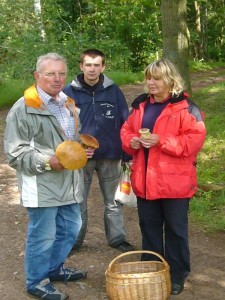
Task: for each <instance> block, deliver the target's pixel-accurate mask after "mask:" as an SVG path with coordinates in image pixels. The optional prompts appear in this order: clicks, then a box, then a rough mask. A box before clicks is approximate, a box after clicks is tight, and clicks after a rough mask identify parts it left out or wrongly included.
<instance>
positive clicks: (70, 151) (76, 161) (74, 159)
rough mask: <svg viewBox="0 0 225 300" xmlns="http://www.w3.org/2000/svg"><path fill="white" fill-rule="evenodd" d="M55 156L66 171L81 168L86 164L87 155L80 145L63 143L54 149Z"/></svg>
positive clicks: (68, 142) (72, 142) (71, 142)
mask: <svg viewBox="0 0 225 300" xmlns="http://www.w3.org/2000/svg"><path fill="white" fill-rule="evenodd" d="M55 155H56V157H57V159H58V160H59V162H60V163H61V165H63V167H64V168H65V169H68V170H77V169H81V168H83V167H84V166H85V165H86V163H87V154H86V151H85V150H84V148H83V147H82V146H81V144H80V143H78V142H76V141H64V142H62V143H61V144H59V145H58V146H57V148H56V152H55Z"/></svg>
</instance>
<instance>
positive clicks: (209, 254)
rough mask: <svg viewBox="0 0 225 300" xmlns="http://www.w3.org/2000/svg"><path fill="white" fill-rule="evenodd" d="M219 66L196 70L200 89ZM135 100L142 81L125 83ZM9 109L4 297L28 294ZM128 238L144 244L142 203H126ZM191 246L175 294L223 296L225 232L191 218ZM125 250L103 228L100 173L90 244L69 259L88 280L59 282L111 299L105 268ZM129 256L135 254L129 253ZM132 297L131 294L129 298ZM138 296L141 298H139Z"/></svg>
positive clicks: (1, 164)
mask: <svg viewBox="0 0 225 300" xmlns="http://www.w3.org/2000/svg"><path fill="white" fill-rule="evenodd" d="M222 80H224V77H221V76H219V75H218V70H215V71H213V72H212V71H211V72H210V73H209V72H208V73H204V72H203V73H198V74H194V75H192V88H193V89H197V88H200V87H202V86H206V85H209V84H210V83H212V82H215V81H222ZM122 90H123V91H124V93H125V95H126V97H127V100H128V102H129V104H130V102H131V101H132V100H133V99H134V98H135V97H136V96H137V95H138V94H140V93H142V92H143V86H142V84H138V85H127V86H123V87H122ZM6 114H7V110H3V111H0V141H1V143H0V232H1V235H0V258H1V260H0V299H4V300H18V299H19V300H28V299H30V297H29V296H28V295H27V294H26V290H25V279H24V267H23V264H24V245H25V240H26V227H27V221H28V220H27V216H26V211H25V209H24V208H23V207H21V206H20V204H19V194H18V190H17V183H16V178H15V172H14V170H13V169H11V168H10V167H9V166H8V165H7V162H6V158H5V156H4V154H3V132H4V127H5V117H6ZM124 217H125V225H126V231H127V239H128V241H129V242H131V243H132V244H133V245H134V246H135V248H136V249H141V235H140V230H139V225H138V218H137V210H136V208H128V207H124ZM190 251H191V265H192V271H191V274H190V276H189V277H188V279H187V281H186V283H185V290H184V292H183V293H182V294H181V295H179V296H170V297H169V299H171V300H172V299H177V300H178V299H182V300H193V299H194V300H222V299H225V233H224V232H215V233H206V232H204V230H203V228H201V227H200V226H197V225H196V224H192V223H191V224H190ZM119 254H120V252H119V251H118V250H116V249H112V248H110V247H109V246H108V245H107V241H106V238H105V234H104V228H103V205H102V196H101V194H100V193H99V188H98V184H97V180H96V177H95V178H94V182H93V185H92V190H91V193H90V197H89V226H88V233H87V236H86V239H85V242H84V246H83V248H82V250H81V251H80V252H74V253H72V255H71V256H70V257H69V258H68V261H67V265H69V266H73V267H78V268H82V269H86V270H88V277H87V279H86V280H84V281H80V282H76V283H69V284H68V285H64V284H63V283H57V284H56V286H57V287H59V288H60V289H62V290H63V291H65V292H67V293H68V294H69V295H70V299H71V300H76V299H79V300H101V299H107V295H106V290H105V271H106V269H107V268H108V266H109V263H110V262H111V261H112V260H113V259H114V258H115V257H117V256H118V255H119ZM128 259H129V256H128ZM125 300H129V299H125ZM137 300H138V299H137Z"/></svg>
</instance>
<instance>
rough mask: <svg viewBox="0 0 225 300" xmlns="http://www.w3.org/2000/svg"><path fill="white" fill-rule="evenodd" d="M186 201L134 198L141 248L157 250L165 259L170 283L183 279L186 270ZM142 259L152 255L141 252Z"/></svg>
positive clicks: (187, 260) (187, 267) (188, 264)
mask: <svg viewBox="0 0 225 300" xmlns="http://www.w3.org/2000/svg"><path fill="white" fill-rule="evenodd" d="M189 201H190V199H158V200H145V199H142V198H138V214H139V223H140V229H141V233H142V248H143V250H150V251H154V252H157V253H159V254H160V255H161V256H163V257H164V258H165V259H166V261H167V262H168V264H169V265H170V273H171V280H172V282H173V283H183V282H184V280H185V277H186V276H187V275H188V274H189V272H190V252H189V243H188V209H189ZM142 259H143V260H152V259H153V257H151V256H149V255H148V254H143V255H142ZM154 259H156V256H155V257H154Z"/></svg>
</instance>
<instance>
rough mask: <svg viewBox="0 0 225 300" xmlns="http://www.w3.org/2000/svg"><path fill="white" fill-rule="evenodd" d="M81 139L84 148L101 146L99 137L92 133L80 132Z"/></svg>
mask: <svg viewBox="0 0 225 300" xmlns="http://www.w3.org/2000/svg"><path fill="white" fill-rule="evenodd" d="M80 140H81V145H82V146H83V147H84V149H87V148H91V149H97V148H99V143H98V141H97V139H96V138H95V137H93V136H92V135H90V134H80Z"/></svg>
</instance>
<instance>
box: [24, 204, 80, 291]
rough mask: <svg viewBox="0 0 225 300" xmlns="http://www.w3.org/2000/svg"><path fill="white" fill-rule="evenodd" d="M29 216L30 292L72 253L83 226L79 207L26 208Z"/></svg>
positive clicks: (26, 255) (27, 244)
mask: <svg viewBox="0 0 225 300" xmlns="http://www.w3.org/2000/svg"><path fill="white" fill-rule="evenodd" d="M27 214H28V216H29V223H28V234H27V242H26V252H25V273H26V285H27V288H28V289H32V288H34V287H35V286H36V285H37V284H38V283H39V282H40V281H41V280H43V279H46V278H48V274H49V272H51V271H56V270H57V269H58V268H59V267H60V266H61V265H62V264H63V263H64V262H65V260H66V258H67V256H68V254H69V253H70V251H71V249H72V247H73V245H74V243H75V241H76V238H77V235H78V232H79V230H80V227H81V216H80V208H79V204H77V203H74V204H70V205H64V206H58V207H37V208H27Z"/></svg>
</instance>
